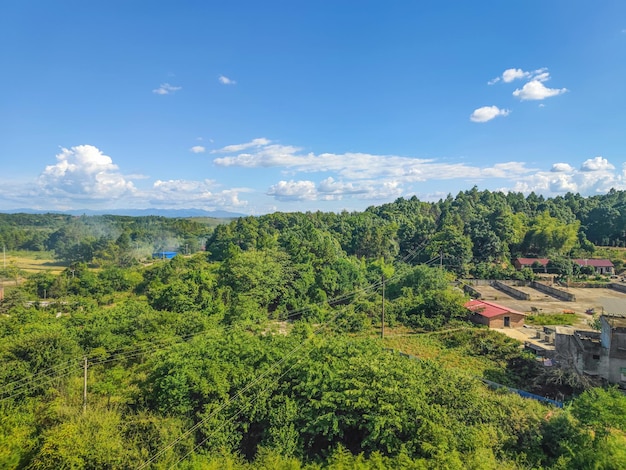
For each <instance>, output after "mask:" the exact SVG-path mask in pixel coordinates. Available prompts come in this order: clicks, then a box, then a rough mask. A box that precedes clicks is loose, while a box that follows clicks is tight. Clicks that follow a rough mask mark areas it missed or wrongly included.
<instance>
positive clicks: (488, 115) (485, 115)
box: [470, 106, 511, 122]
mask: <svg viewBox="0 0 626 470" xmlns="http://www.w3.org/2000/svg"><path fill="white" fill-rule="evenodd" d="M510 112H511V111H509V110H508V109H500V108H498V107H497V106H483V107H482V108H478V109H475V110H474V112H473V113H472V114H471V115H470V121H472V122H487V121H491V120H492V119H494V118H496V117H498V116H508V115H509V113H510Z"/></svg>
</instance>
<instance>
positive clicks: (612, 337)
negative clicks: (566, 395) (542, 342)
mask: <svg viewBox="0 0 626 470" xmlns="http://www.w3.org/2000/svg"><path fill="white" fill-rule="evenodd" d="M600 324H601V331H587V330H577V329H574V328H571V327H556V331H555V359H556V361H558V363H559V364H560V365H561V366H562V367H569V368H573V369H575V370H576V371H577V372H578V373H579V374H583V375H586V376H588V377H590V378H594V377H595V378H598V379H602V381H604V382H608V383H611V384H617V385H619V386H620V387H622V388H626V317H624V316H621V315H602V316H601V317H600Z"/></svg>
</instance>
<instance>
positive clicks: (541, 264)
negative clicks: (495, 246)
mask: <svg viewBox="0 0 626 470" xmlns="http://www.w3.org/2000/svg"><path fill="white" fill-rule="evenodd" d="M549 262H550V260H549V259H548V258H515V259H514V260H513V266H515V269H517V270H518V271H519V270H521V269H523V268H530V269H532V270H533V271H535V270H536V269H538V268H540V269H541V270H542V271H543V272H544V273H545V272H547V268H548V263H549Z"/></svg>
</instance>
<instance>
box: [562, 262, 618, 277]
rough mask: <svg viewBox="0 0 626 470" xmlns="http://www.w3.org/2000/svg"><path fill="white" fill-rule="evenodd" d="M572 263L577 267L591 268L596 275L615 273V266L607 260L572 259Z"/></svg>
mask: <svg viewBox="0 0 626 470" xmlns="http://www.w3.org/2000/svg"><path fill="white" fill-rule="evenodd" d="M572 261H573V262H574V263H576V264H577V265H578V266H580V267H583V266H591V267H592V268H593V269H594V270H595V271H596V274H613V273H614V272H615V266H614V265H613V263H611V260H608V259H573V260H572Z"/></svg>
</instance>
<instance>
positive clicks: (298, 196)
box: [267, 181, 317, 201]
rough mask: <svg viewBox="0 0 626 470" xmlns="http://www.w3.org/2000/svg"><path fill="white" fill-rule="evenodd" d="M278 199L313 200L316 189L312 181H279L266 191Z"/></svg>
mask: <svg viewBox="0 0 626 470" xmlns="http://www.w3.org/2000/svg"><path fill="white" fill-rule="evenodd" d="M267 194H268V195H269V196H274V197H275V198H276V199H278V200H279V201H313V200H315V199H317V191H316V189H315V183H314V182H313V181H279V182H278V183H277V184H275V185H273V186H271V187H270V188H269V190H268V191H267Z"/></svg>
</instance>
